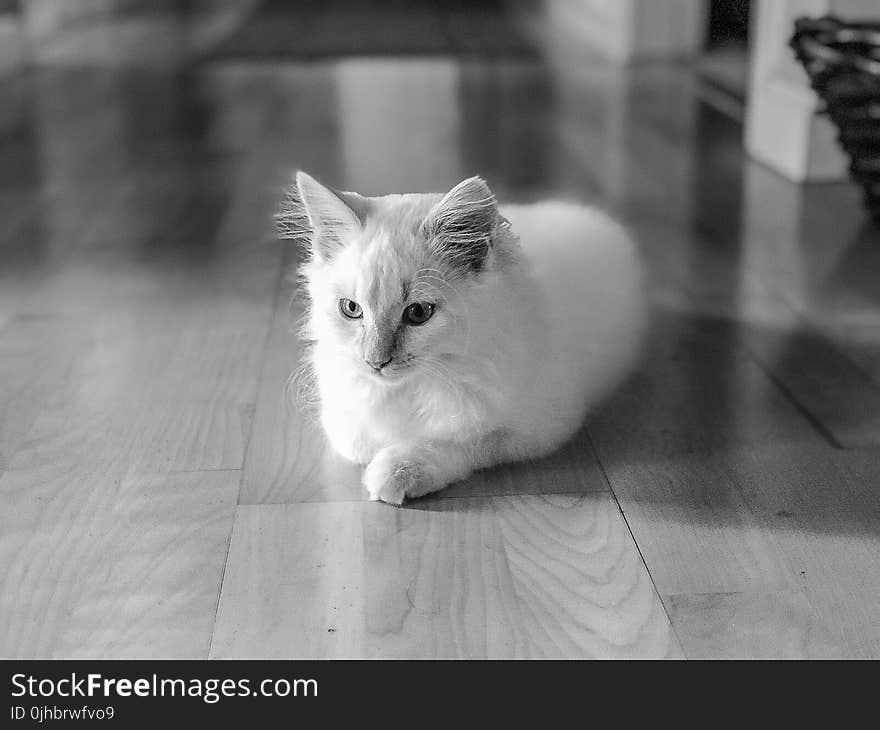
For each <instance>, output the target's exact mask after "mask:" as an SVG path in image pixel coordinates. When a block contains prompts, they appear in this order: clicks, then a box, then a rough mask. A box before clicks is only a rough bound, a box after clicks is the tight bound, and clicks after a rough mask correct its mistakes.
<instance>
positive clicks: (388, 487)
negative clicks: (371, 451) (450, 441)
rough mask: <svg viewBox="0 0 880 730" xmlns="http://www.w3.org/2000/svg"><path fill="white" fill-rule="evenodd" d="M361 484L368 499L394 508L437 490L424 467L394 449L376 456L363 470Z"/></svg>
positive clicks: (388, 449)
mask: <svg viewBox="0 0 880 730" xmlns="http://www.w3.org/2000/svg"><path fill="white" fill-rule="evenodd" d="M363 484H364V486H365V487H366V488H367V492H368V493H369V495H370V499H371V500H373V501H381V502H387V503H388V504H395V505H399V504H402V503H403V500H404V498H405V497H420V496H421V495H423V494H427V493H428V492H433V491H434V490H435V489H437V486H436V485H435V483H434V479H433V478H432V477H431V475H430V474H429V473H428V471H427V469H426V468H425V465H424V464H422V463H420V462H419V461H418V460H416V459H413V458H411V457H409V458H408V457H407V455H406V454H402V453H399V451H398V450H397V449H394V448H386V449H382V451H380V452H379V453H378V454H376V456H375V457H374V458H373V460H372V461H371V462H370V463H369V464H368V465H367V468H366V469H365V470H364V478H363Z"/></svg>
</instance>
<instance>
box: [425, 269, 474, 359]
mask: <svg viewBox="0 0 880 730" xmlns="http://www.w3.org/2000/svg"><path fill="white" fill-rule="evenodd" d="M431 272H437V274H438V275H436V276H435V275H433V274H432V273H431ZM440 274H442V272H441V271H440V270H439V269H433V268H422V269H419V270H418V271H417V272H416V273H415V276H414V279H415V282H416V284H415V286H414V287H413V288H414V289H415V290H417V288H418V286H419V285H420V284H422V282H423V281H424V280H427V281H425V285H426V286H433V287H434V290H435V291H437V292H438V293H440V290H439V288H437V286H436V284H430V283H428V282H430V281H439V282H440V283H441V284H443V285H444V286H446V287H448V288H449V289H451V290H452V291H453V292H454V293H455V295H456V296H457V297H458V299H459V301H460V302H461V305H462V307H464V311H465V315H464V318H463V319H464V322H465V325H466V326H467V331H466V332H465V344H464V354H465V355H467V354H468V353H469V351H470V344H471V318H470V308H469V307H468V304H467V299H465V298H464V296H462V294H461V292H460V291H459V290H458V289H457V288H456V287H455V286H453V285H452V284H451V283H449V282H448V281H446V279H444V278H443V277H442V276H440ZM458 319H459V318H458V317H456V318H454V319H453V322H454V324H455V326H456V328H457V327H458Z"/></svg>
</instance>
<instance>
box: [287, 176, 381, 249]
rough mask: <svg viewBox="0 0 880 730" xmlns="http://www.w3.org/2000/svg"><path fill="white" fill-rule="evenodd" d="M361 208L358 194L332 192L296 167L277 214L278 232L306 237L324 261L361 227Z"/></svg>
mask: <svg viewBox="0 0 880 730" xmlns="http://www.w3.org/2000/svg"><path fill="white" fill-rule="evenodd" d="M356 209H357V212H356ZM365 210H366V205H365V199H364V198H362V197H361V196H360V195H357V194H356V193H340V192H336V191H334V190H332V189H330V188H328V187H327V186H325V185H322V184H321V183H319V182H318V181H317V180H315V179H314V178H313V177H311V176H310V175H307V174H306V173H304V172H302V171H301V170H300V171H299V172H297V173H296V182H295V185H294V186H293V187H292V188H291V189H290V190H289V191H288V193H287V196H286V198H285V200H284V203H283V204H282V208H281V212H280V213H279V216H278V228H279V235H280V236H281V237H282V238H299V239H306V240H307V241H308V243H309V246H310V247H311V250H312V254H313V255H314V256H316V257H318V258H320V259H323V260H325V261H326V260H328V259H330V258H331V257H332V256H333V255H334V254H335V253H336V252H337V251H339V249H341V248H343V247H344V246H345V245H346V244H347V243H348V242H349V241H350V240H351V239H352V238H354V237H356V236H357V235H358V234H360V233H361V232H362V231H363V218H362V216H363V215H365Z"/></svg>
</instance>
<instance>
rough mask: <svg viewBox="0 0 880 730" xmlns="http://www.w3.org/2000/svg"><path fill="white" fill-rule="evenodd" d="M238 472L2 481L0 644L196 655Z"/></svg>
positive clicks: (21, 653) (7, 650)
mask: <svg viewBox="0 0 880 730" xmlns="http://www.w3.org/2000/svg"><path fill="white" fill-rule="evenodd" d="M239 478H240V473H239V472H237V471H215V472H198V473H189V474H174V475H162V476H147V475H144V476H135V475H131V476H127V477H120V476H119V475H118V473H114V472H112V471H111V472H107V471H104V470H95V471H92V472H90V473H88V472H85V471H81V472H80V473H79V474H77V475H75V476H73V477H71V476H70V474H69V473H66V472H65V471H64V470H63V469H61V470H59V469H57V468H54V467H47V468H43V469H36V468H35V469H32V470H21V471H10V472H7V473H6V474H5V475H4V476H3V478H2V479H0V494H2V499H3V504H4V509H3V510H2V513H0V536H2V537H0V556H2V560H0V563H2V566H3V567H2V579H0V611H2V614H3V616H4V620H3V625H2V635H0V654H2V655H3V656H5V657H31V658H33V657H143V656H159V657H200V656H202V657H203V656H205V655H206V654H207V650H208V644H209V642H210V637H211V629H212V624H213V611H214V606H215V605H216V601H217V596H218V593H219V590H220V581H221V577H222V572H223V561H224V556H225V550H226V543H227V539H228V535H229V531H230V529H231V525H232V519H233V512H234V509H235V498H236V495H237V493H238V482H239Z"/></svg>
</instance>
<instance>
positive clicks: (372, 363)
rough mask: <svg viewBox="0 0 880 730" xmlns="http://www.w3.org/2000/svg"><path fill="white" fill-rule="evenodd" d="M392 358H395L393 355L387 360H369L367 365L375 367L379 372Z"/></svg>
mask: <svg viewBox="0 0 880 730" xmlns="http://www.w3.org/2000/svg"><path fill="white" fill-rule="evenodd" d="M392 359H393V356H392V357H389V358H388V359H387V360H367V365H369V366H370V367H371V368H373V370H376V371H377V372H378V371H379V370H381V369H382V368H384V367H385V366H386V365H387V364H388V363H390V362H391V360H392Z"/></svg>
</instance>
